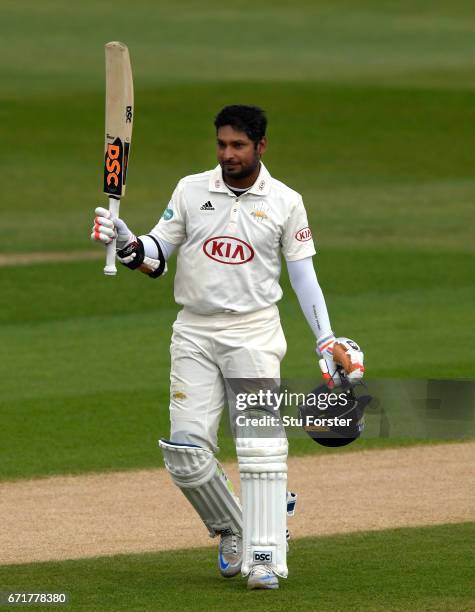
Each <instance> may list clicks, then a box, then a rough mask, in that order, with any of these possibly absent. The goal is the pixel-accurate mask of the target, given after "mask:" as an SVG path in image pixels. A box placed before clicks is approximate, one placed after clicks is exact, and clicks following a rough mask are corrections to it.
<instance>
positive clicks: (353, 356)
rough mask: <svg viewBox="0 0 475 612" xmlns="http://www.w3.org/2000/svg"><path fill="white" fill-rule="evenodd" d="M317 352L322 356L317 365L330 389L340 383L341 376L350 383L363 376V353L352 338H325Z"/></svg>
mask: <svg viewBox="0 0 475 612" xmlns="http://www.w3.org/2000/svg"><path fill="white" fill-rule="evenodd" d="M317 346H318V345H317ZM317 353H318V354H320V355H321V357H322V358H321V359H320V360H319V362H318V365H319V366H320V369H321V371H322V375H323V378H324V380H325V382H326V384H327V386H328V387H329V388H330V389H333V387H338V386H340V385H341V384H342V376H343V378H344V379H345V380H346V381H347V382H349V383H351V384H355V383H357V382H358V381H359V380H361V379H362V378H363V375H364V365H363V362H364V353H363V351H362V350H361V349H360V347H359V346H358V344H357V343H356V342H355V341H354V340H350V339H349V338H343V337H341V338H334V339H330V340H327V341H326V342H325V343H324V344H323V345H321V346H320V347H319V348H317ZM340 374H342V375H340Z"/></svg>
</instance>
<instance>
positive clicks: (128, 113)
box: [104, 41, 134, 276]
mask: <svg viewBox="0 0 475 612" xmlns="http://www.w3.org/2000/svg"><path fill="white" fill-rule="evenodd" d="M105 52H106V134H105V150H104V193H106V194H107V196H108V197H109V211H110V213H111V216H112V217H113V218H117V217H118V216H119V206H120V199H121V198H122V197H123V195H124V193H125V181H126V178H127V166H128V162H129V153H130V143H131V140H132V124H133V119H134V85H133V81H132V67H131V65H130V57H129V50H128V49H127V46H126V45H124V44H123V43H120V42H116V41H114V42H109V43H107V44H106V45H105ZM115 243H116V241H115V239H114V240H113V241H112V242H111V243H110V244H108V245H107V247H106V249H107V251H106V266H105V268H104V274H107V275H108V276H114V275H115V274H117V268H116V267H115V248H116V245H115Z"/></svg>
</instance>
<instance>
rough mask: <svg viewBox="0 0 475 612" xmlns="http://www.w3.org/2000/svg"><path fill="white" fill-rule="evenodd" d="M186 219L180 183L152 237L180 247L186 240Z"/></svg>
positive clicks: (151, 233) (152, 232) (181, 184)
mask: <svg viewBox="0 0 475 612" xmlns="http://www.w3.org/2000/svg"><path fill="white" fill-rule="evenodd" d="M185 217H186V210H185V200H184V195H183V183H182V181H180V182H179V183H178V185H177V186H176V188H175V191H174V192H173V194H172V197H171V200H170V202H169V203H168V206H167V207H166V208H165V210H164V211H163V214H162V216H161V218H160V220H159V222H158V223H157V225H156V226H155V227H154V228H153V230H152V231H151V232H150V235H152V236H155V238H159V239H160V238H161V239H162V240H165V241H166V242H171V243H172V244H175V245H177V246H178V245H180V244H181V243H182V242H183V241H184V240H185V238H186V227H185Z"/></svg>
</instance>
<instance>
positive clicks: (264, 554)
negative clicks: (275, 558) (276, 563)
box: [252, 550, 272, 563]
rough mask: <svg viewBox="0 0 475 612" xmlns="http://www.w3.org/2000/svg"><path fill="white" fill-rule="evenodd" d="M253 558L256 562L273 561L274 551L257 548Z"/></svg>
mask: <svg viewBox="0 0 475 612" xmlns="http://www.w3.org/2000/svg"><path fill="white" fill-rule="evenodd" d="M252 559H253V561H254V563H272V551H270V550H266V551H262V550H255V551H254V554H253V557H252Z"/></svg>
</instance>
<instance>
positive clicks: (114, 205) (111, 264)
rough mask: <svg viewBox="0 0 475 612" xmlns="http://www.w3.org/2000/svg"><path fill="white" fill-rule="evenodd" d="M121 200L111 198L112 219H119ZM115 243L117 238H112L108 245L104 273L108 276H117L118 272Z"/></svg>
mask: <svg viewBox="0 0 475 612" xmlns="http://www.w3.org/2000/svg"><path fill="white" fill-rule="evenodd" d="M119 206H120V200H117V199H116V198H109V212H110V213H111V218H112V219H117V217H118V216H119ZM115 243H116V239H115V238H114V240H112V242H110V243H109V244H108V245H107V246H106V265H105V268H104V274H105V275H106V276H115V275H116V274H117V268H116V267H115Z"/></svg>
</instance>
